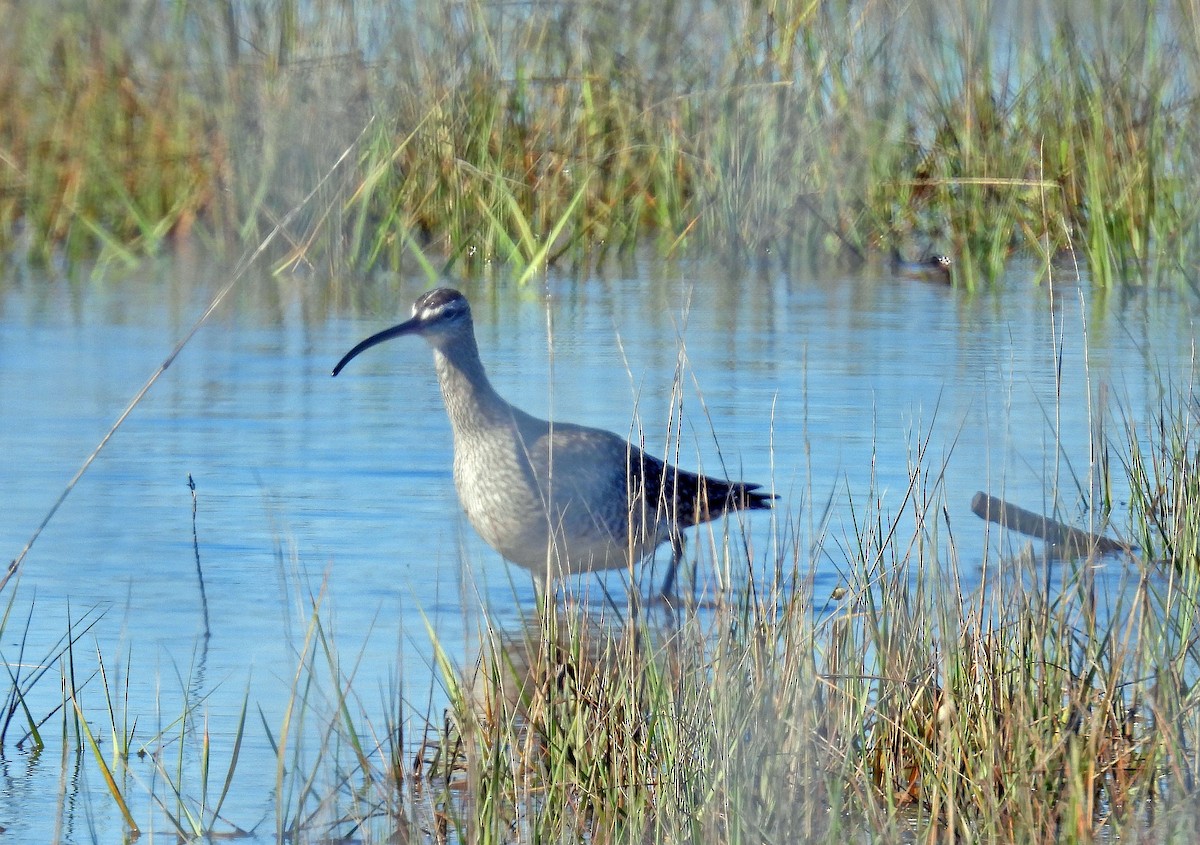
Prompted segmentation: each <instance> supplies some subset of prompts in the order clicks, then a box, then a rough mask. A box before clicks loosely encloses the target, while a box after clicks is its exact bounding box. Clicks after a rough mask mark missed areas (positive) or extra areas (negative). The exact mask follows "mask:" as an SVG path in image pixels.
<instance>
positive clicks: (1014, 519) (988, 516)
mask: <svg viewBox="0 0 1200 845" xmlns="http://www.w3.org/2000/svg"><path fill="white" fill-rule="evenodd" d="M971 510H972V511H974V513H975V515H976V516H978V517H979V518H980V519H985V520H987V521H988V522H994V523H996V524H997V525H1003V526H1004V527H1005V528H1010V529H1012V530H1013V531H1017V532H1019V533H1021V534H1027V535H1029V536H1030V537H1037V538H1039V539H1041V540H1044V541H1046V543H1047V544H1048V545H1050V546H1053V547H1054V548H1055V551H1057V552H1058V553H1059V554H1060V555H1062V556H1063V557H1087V556H1088V555H1090V554H1102V555H1106V554H1111V553H1113V552H1129V551H1130V548H1129V546H1128V545H1127V544H1125V543H1122V542H1119V541H1118V540H1113V539H1112V538H1110V537H1105V536H1104V535H1102V534H1093V533H1091V532H1090V531H1080V530H1079V529H1078V528H1072V527H1071V526H1070V525H1064V524H1063V523H1061V522H1059V521H1058V520H1055V519H1051V518H1050V517H1048V516H1042V515H1041V514H1039V513H1034V512H1033V511H1027V510H1025V509H1024V508H1019V507H1017V506H1016V505H1012V504H1009V503H1008V502H1006V501H1004V500H1003V499H997V498H996V497H995V496H989V495H988V494H987V493H983V492H979V493H976V494H975V495H974V496H973V497H972V498H971Z"/></svg>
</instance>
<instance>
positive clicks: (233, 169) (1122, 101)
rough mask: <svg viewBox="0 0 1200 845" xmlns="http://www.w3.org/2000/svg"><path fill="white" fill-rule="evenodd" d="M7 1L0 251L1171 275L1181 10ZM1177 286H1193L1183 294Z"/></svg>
mask: <svg viewBox="0 0 1200 845" xmlns="http://www.w3.org/2000/svg"><path fill="white" fill-rule="evenodd" d="M1019 5H1020V6H1021V14H1018V15H1014V14H1013V13H1012V9H1011V8H1010V4H1005V3H999V2H994V3H985V4H983V5H982V6H981V5H980V4H977V3H959V4H954V3H952V4H949V5H946V4H938V3H930V2H917V3H896V2H891V0H875V1H874V2H861V3H860V2H838V3H825V4H813V3H809V2H800V1H799V0H795V1H793V0H777V2H772V3H766V4H746V5H734V6H729V5H728V4H725V3H719V2H715V0H684V2H680V3H673V4H669V5H668V6H665V7H664V6H661V5H659V4H654V3H648V2H645V0H618V2H615V3H606V4H582V5H581V4H576V3H550V2H538V3H535V4H532V5H530V6H520V5H518V6H514V5H513V4H504V3H489V2H481V0H463V2H458V3H449V4H443V3H416V4H411V5H410V6H405V7H403V8H401V7H387V8H378V7H374V6H368V5H366V4H356V3H353V2H350V3H346V2H341V0H339V2H326V1H325V0H312V2H308V3H304V4H298V3H296V2H284V3H279V4H275V5H274V6H272V7H271V10H270V11H267V10H265V9H262V8H259V7H258V6H253V7H249V6H243V4H241V3H238V2H235V0H228V2H225V3H217V4H207V5H205V4H168V5H162V4H150V5H149V6H146V7H145V8H143V9H142V10H141V13H139V14H136V15H131V14H127V12H128V9H126V8H125V7H124V6H121V4H117V5H116V6H114V5H113V4H104V3H90V2H80V0H58V2H52V3H42V4H19V3H7V4H5V5H4V14H5V20H6V26H5V28H4V32H3V33H0V115H3V117H2V118H0V251H4V252H9V251H12V250H14V249H15V250H17V251H18V252H20V253H24V254H28V255H30V256H32V257H34V258H39V259H42V260H46V259H51V258H56V257H59V256H65V257H67V258H68V259H70V258H74V257H79V256H82V255H91V254H93V253H96V252H101V253H103V254H105V255H107V256H109V257H116V258H122V257H133V256H135V255H138V254H142V253H146V252H154V251H156V250H158V249H161V248H163V246H164V245H165V244H167V243H169V242H171V241H172V240H173V239H183V238H188V237H192V236H195V235H200V234H202V235H204V236H206V237H209V238H215V239H216V242H232V243H234V244H237V243H245V242H253V241H254V240H255V239H257V238H260V237H261V236H262V234H263V233H264V232H265V231H267V230H269V229H271V228H272V227H273V226H275V225H276V223H277V222H278V220H279V219H280V217H281V216H282V213H283V210H284V209H289V208H292V207H294V206H295V205H296V201H297V199H298V198H299V197H301V196H303V195H304V194H306V193H307V192H308V190H309V189H310V188H311V187H312V186H313V185H314V184H316V183H317V181H318V179H319V177H320V174H321V173H323V172H324V171H325V169H326V168H327V167H328V163H329V162H330V161H332V160H333V159H334V158H336V157H337V155H338V154H339V153H340V152H341V151H342V150H344V149H345V148H346V147H347V146H348V145H350V144H352V143H354V140H355V139H356V138H358V137H359V136H360V133H362V132H363V129H364V127H369V131H368V132H367V133H366V134H365V135H364V136H363V138H362V140H361V141H360V142H359V144H358V156H357V162H356V166H355V167H354V168H353V169H352V170H350V171H348V172H347V173H346V174H345V175H344V178H343V179H342V180H341V181H340V182H338V183H333V184H330V185H328V186H326V188H325V189H324V190H322V191H321V192H320V195H319V196H318V197H317V198H316V199H315V201H314V202H313V203H311V204H310V208H309V209H308V213H306V214H305V215H302V216H301V217H300V218H298V219H297V220H296V221H294V223H293V225H292V226H290V227H289V231H288V233H287V235H288V238H289V240H290V245H289V248H288V249H287V250H286V252H285V253H283V254H282V255H280V264H281V266H295V265H316V266H319V267H322V268H342V267H344V266H345V265H346V264H347V263H350V264H353V265H355V266H358V267H360V268H364V269H367V268H373V267H385V268H389V269H395V268H397V267H399V266H400V265H402V264H404V263H405V262H407V261H415V262H416V263H417V264H419V265H420V266H421V267H422V268H423V269H424V271H425V272H426V273H428V274H429V275H430V276H435V275H438V274H441V273H444V272H445V271H446V270H447V269H449V268H451V267H456V266H457V267H461V268H463V270H464V271H466V272H481V271H486V270H487V268H488V267H489V266H491V264H492V263H494V262H504V263H507V264H512V265H515V266H516V267H517V268H518V269H519V270H521V269H524V268H529V270H530V271H532V270H534V269H537V268H538V267H541V266H544V264H545V263H548V262H553V261H556V260H560V261H562V260H569V261H570V262H572V263H573V264H575V265H578V266H587V265H590V264H594V263H596V262H600V261H603V260H604V258H605V257H606V256H607V255H609V254H611V253H614V252H621V251H623V250H627V249H629V248H631V247H632V246H634V245H636V244H639V243H642V242H644V241H652V242H655V243H657V244H658V245H659V248H660V249H661V250H662V251H663V252H666V253H677V252H679V251H682V250H706V251H714V252H717V253H719V254H721V255H724V256H727V257H729V258H730V259H731V260H735V261H745V260H747V259H750V260H765V259H772V260H775V259H778V260H780V261H783V262H785V263H786V262H791V261H794V260H797V259H798V258H800V257H808V256H813V255H826V256H834V257H840V258H843V259H845V260H850V261H858V260H861V259H863V258H864V257H866V258H869V257H870V255H871V254H872V253H880V254H883V253H886V252H889V251H891V250H892V249H898V250H900V251H902V252H906V253H909V254H914V253H919V252H923V251H926V250H931V249H934V248H936V249H938V250H940V251H945V252H952V253H953V254H954V255H955V256H956V258H957V259H958V266H959V267H960V268H961V271H960V273H959V275H958V278H959V280H960V282H961V283H963V284H966V285H969V286H974V285H976V284H980V283H985V282H986V281H988V280H989V279H992V278H995V277H996V276H997V275H998V274H999V272H1000V270H1001V268H1002V267H1003V266H1004V263H1005V261H1006V259H1007V258H1008V257H1009V255H1010V254H1011V253H1012V252H1013V251H1021V252H1025V253H1032V254H1035V255H1041V256H1044V257H1045V258H1046V260H1047V267H1048V268H1050V267H1052V264H1051V263H1050V259H1052V258H1054V257H1056V256H1057V255H1059V254H1060V253H1062V252H1063V251H1070V252H1073V253H1074V254H1075V255H1077V256H1081V257H1082V258H1083V262H1081V263H1086V265H1087V267H1088V268H1089V269H1090V271H1091V274H1092V278H1093V279H1094V280H1095V281H1096V282H1097V283H1099V284H1102V285H1111V284H1115V283H1117V282H1119V281H1122V280H1125V279H1140V280H1145V281H1149V280H1153V279H1157V278H1159V277H1163V276H1168V277H1171V278H1179V276H1180V274H1179V273H1178V272H1177V271H1178V270H1179V269H1180V267H1181V266H1182V267H1183V268H1187V267H1189V266H1191V265H1192V264H1194V262H1195V259H1196V254H1197V240H1196V232H1197V215H1196V211H1195V204H1194V203H1193V202H1192V201H1191V198H1192V197H1193V196H1195V195H1196V193H1197V184H1196V180H1197V178H1200V177H1197V175H1196V174H1198V173H1200V162H1198V161H1197V159H1196V155H1197V153H1196V147H1195V145H1194V144H1193V143H1191V142H1190V139H1191V138H1192V137H1193V136H1194V134H1195V131H1196V125H1197V119H1198V117H1200V107H1198V105H1197V104H1198V103H1200V97H1198V96H1197V92H1198V89H1200V36H1198V35H1197V33H1200V27H1198V26H1196V20H1195V12H1194V10H1192V9H1191V8H1190V7H1188V6H1187V5H1186V4H1177V3H1166V2H1161V3H1157V2H1156V3H1151V4H1150V5H1149V7H1148V8H1144V7H1138V8H1136V9H1135V8H1133V7H1130V6H1129V5H1128V4H1121V3H1111V4H1110V3H1091V2H1073V3H1065V4H1060V3H1040V2H1032V3H1029V4H1019ZM1182 275H1186V273H1184V274H1182Z"/></svg>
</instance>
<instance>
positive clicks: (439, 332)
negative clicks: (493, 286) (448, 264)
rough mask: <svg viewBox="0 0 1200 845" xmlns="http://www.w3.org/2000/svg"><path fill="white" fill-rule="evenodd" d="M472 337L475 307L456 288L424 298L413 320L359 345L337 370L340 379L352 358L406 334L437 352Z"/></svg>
mask: <svg viewBox="0 0 1200 845" xmlns="http://www.w3.org/2000/svg"><path fill="white" fill-rule="evenodd" d="M464 333H466V334H467V335H468V336H469V335H470V333H471V306H470V304H468V302H467V298H466V297H465V296H463V295H462V294H461V293H459V292H458V291H456V290H454V289H452V288H437V289H435V290H431V291H429V292H427V293H423V294H421V296H420V297H418V298H417V301H416V302H414V303H413V309H412V318H411V319H408V320H405V321H404V322H403V323H400V324H399V325H397V326H392V327H391V328H390V329H384V330H383V331H381V332H379V333H378V334H373V335H371V336H370V337H368V338H367V339H366V340H364V341H362V342H361V343H359V344H358V345H357V346H355V347H354V348H353V349H351V350H350V351H349V352H347V353H346V354H345V355H343V356H342V360H340V361H338V362H337V366H336V367H334V368H333V374H334V375H335V376H336V375H337V374H338V373H340V372H341V371H342V368H344V367H345V366H346V365H347V364H348V363H350V360H351V359H352V358H355V357H356V356H357V355H358V354H359V353H361V352H364V351H366V350H367V349H370V348H371V347H372V346H375V345H377V344H380V343H383V342H384V341H385V340H391V339H392V338H394V337H400V336H401V335H406V334H416V335H420V336H421V337H423V338H425V339H426V340H427V341H429V343H430V344H431V345H433V346H434V347H435V348H441V347H442V346H443V345H445V344H447V343H450V342H453V341H454V340H455V339H456V338H459V337H462V336H463V334H464Z"/></svg>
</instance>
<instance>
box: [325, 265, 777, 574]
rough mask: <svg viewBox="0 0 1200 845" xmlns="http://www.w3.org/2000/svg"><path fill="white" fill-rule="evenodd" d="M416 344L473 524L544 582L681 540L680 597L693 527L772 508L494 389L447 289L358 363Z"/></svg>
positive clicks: (763, 496) (623, 563)
mask: <svg viewBox="0 0 1200 845" xmlns="http://www.w3.org/2000/svg"><path fill="white" fill-rule="evenodd" d="M409 334H416V335H420V336H421V337H423V338H425V340H426V341H428V342H429V344H430V345H431V346H432V347H433V358H434V364H435V365H436V368H437V375H438V382H439V384H440V386H441V389H442V399H443V400H444V401H445V404H446V411H447V413H448V414H449V416H450V424H451V427H452V428H453V430H454V486H455V488H456V489H457V491H458V499H459V502H460V503H461V504H462V507H463V510H465V511H466V514H467V518H468V519H469V520H470V522H471V525H473V526H474V527H475V530H476V531H478V532H479V534H480V536H482V537H483V539H484V540H485V541H486V542H487V543H488V545H490V546H491V547H492V548H493V549H495V550H496V551H498V552H499V553H500V554H501V555H502V556H503V557H504V558H506V559H507V560H509V561H510V562H512V563H515V564H516V565H517V566H521V567H524V568H525V569H528V570H530V571H531V572H533V573H534V575H535V576H538V575H540V576H543V577H545V576H548V575H558V574H562V573H576V572H590V571H593V570H599V569H614V568H618V567H627V566H630V565H632V564H636V563H639V562H641V561H642V560H644V559H646V558H648V557H650V556H651V555H652V554H653V552H654V550H655V549H657V548H658V547H659V546H660V545H661V544H663V543H665V542H667V541H670V543H671V548H672V558H671V566H670V569H669V570H668V572H667V577H666V579H665V580H664V583H663V589H662V595H663V596H664V597H669V596H670V595H671V594H672V590H673V588H674V584H675V573H676V570H677V568H678V566H679V562H680V559H681V558H682V556H683V533H682V532H683V529H685V528H689V527H691V526H693V525H699V524H700V523H703V522H707V521H709V520H712V519H716V518H717V517H719V516H721V515H722V514H724V513H726V512H727V511H731V510H738V509H748V510H761V509H767V508H770V507H771V500H772V499H773V498H775V497H774V496H773V495H771V494H769V493H760V492H756V491H758V490H759V488H760V487H761V485H758V484H745V483H743V482H740V481H723V480H719V479H715V478H707V477H705V476H703V475H698V474H696V473H692V472H687V471H685V470H681V469H678V468H676V467H674V466H672V465H670V464H668V463H666V462H665V461H662V460H660V459H658V458H655V457H652V456H651V455H648V454H646V453H645V452H643V451H642V450H641V449H639V448H638V447H636V446H634V445H633V444H631V443H629V442H628V441H627V440H625V439H624V438H622V437H619V436H617V435H616V434H613V433H612V432H608V431H603V430H601V429H597V428H587V427H585V426H581V425H573V424H571V423H561V422H550V421H548V420H542V419H538V418H537V417H534V416H531V415H529V414H527V413H525V412H524V411H522V410H520V409H519V408H516V407H513V406H512V405H510V404H509V403H508V402H506V401H505V400H504V399H503V398H502V397H501V396H500V394H499V393H497V392H496V390H495V389H494V388H493V387H492V385H491V382H489V381H488V378H487V374H486V373H485V372H484V368H483V362H482V361H480V359H479V347H478V345H477V344H476V342H475V329H474V326H473V324H472V322H471V308H470V305H469V304H468V303H467V298H466V297H465V296H463V295H462V294H461V293H459V292H458V291H456V290H451V289H449V288H439V289H437V290H431V291H429V292H428V293H425V294H423V295H422V296H421V297H420V298H418V299H417V301H416V303H415V304H414V305H413V315H412V319H410V320H408V321H406V322H403V323H400V324H399V325H397V326H393V327H392V328H390V329H385V330H384V331H381V332H379V333H378V334H374V335H372V336H371V337H368V338H367V339H366V340H364V341H362V342H361V343H359V344H358V345H357V346H355V347H354V348H353V349H351V350H350V351H349V352H347V353H346V355H345V356H344V357H343V358H342V360H340V361H338V364H337V366H336V367H334V368H333V374H334V375H335V376H336V375H337V374H338V373H340V372H341V371H342V368H343V367H345V366H346V364H347V363H349V362H350V360H351V359H352V358H354V357H355V356H357V355H358V354H359V353H361V352H363V351H364V350H366V349H369V348H370V347H372V346H375V345H376V344H379V343H382V342H383V341H385V340H390V339H391V338H394V337H400V336H402V335H409Z"/></svg>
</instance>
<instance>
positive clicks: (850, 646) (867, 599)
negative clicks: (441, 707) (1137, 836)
mask: <svg viewBox="0 0 1200 845" xmlns="http://www.w3.org/2000/svg"><path fill="white" fill-rule="evenodd" d="M927 483H928V476H927V470H926V469H925V468H921V467H918V468H916V469H914V474H913V479H912V488H911V489H910V491H909V496H908V498H907V499H906V503H905V504H904V505H903V506H902V507H901V509H900V510H899V512H896V513H894V514H890V515H889V514H887V513H885V512H884V511H883V509H882V508H881V507H878V506H872V507H869V508H867V509H865V510H862V509H860V511H859V521H858V522H857V523H856V525H855V528H854V533H853V534H852V536H850V537H849V538H848V540H849V541H850V542H848V543H847V544H846V546H845V548H846V549H847V550H848V551H847V553H846V556H845V557H846V559H845V560H844V562H843V566H844V569H845V571H846V572H847V581H848V583H847V585H846V590H845V592H844V594H843V595H842V597H841V598H840V599H839V600H837V601H836V602H834V603H832V604H830V605H827V610H826V611H824V612H821V613H818V614H815V615H814V613H813V610H812V608H813V604H814V597H813V596H812V595H811V594H810V592H809V591H808V589H807V587H806V585H807V584H809V583H811V581H810V580H809V578H808V577H807V576H808V575H809V574H810V571H811V570H810V563H809V562H808V561H806V560H802V559H799V558H797V559H795V560H793V562H792V566H791V567H790V569H789V568H785V569H784V570H783V571H784V572H785V573H787V572H790V574H789V575H787V577H785V578H784V579H783V580H781V581H779V582H778V583H772V584H766V585H761V584H760V585H754V584H752V585H751V586H750V588H749V591H750V592H749V594H750V595H751V596H753V597H754V599H753V600H742V601H733V602H722V603H719V604H718V605H717V606H716V607H715V608H710V609H708V610H704V611H697V610H695V609H693V611H691V612H684V613H683V614H682V615H681V616H680V617H677V618H675V619H673V620H671V621H670V622H668V623H662V622H655V621H654V620H653V619H652V618H647V617H629V616H622V615H620V614H614V613H613V612H612V611H609V612H607V613H601V612H599V611H596V610H592V611H587V610H582V611H581V610H576V609H566V608H544V607H543V608H539V610H538V612H537V613H536V614H535V615H534V616H533V617H532V619H531V620H530V621H529V623H528V627H527V628H526V629H524V630H523V631H522V632H519V633H518V635H517V636H513V637H508V638H504V637H499V636H495V637H491V638H489V639H488V640H487V644H486V648H485V651H484V656H483V658H482V660H481V663H480V666H479V668H478V671H477V672H476V673H475V674H474V676H473V683H472V684H471V685H470V686H456V687H455V688H454V726H455V728H454V729H453V730H450V731H448V732H444V733H443V735H442V736H441V737H440V740H438V741H437V742H436V743H435V748H436V750H437V753H436V754H429V755H426V756H424V757H423V758H422V759H421V760H420V761H419V767H418V771H417V775H416V776H417V779H418V782H422V783H424V784H425V786H424V788H425V789H427V790H430V791H433V792H436V794H438V795H439V796H440V801H439V807H440V808H441V810H440V812H441V813H442V816H443V823H444V825H445V827H446V829H447V830H450V831H453V832H454V833H455V835H456V836H457V838H460V839H464V840H467V841H473V840H475V839H477V838H480V839H489V840H497V841H506V842H509V841H511V842H522V841H533V840H541V839H545V838H553V839H555V840H559V841H561V840H564V839H565V840H568V841H596V840H599V841H625V840H629V839H638V840H641V839H647V840H651V841H678V840H680V839H688V840H692V841H713V842H736V841H743V840H745V839H746V838H754V839H756V840H759V841H784V840H787V841H794V840H795V839H797V838H802V839H804V840H805V841H827V842H833V841H845V839H846V838H847V837H850V838H864V839H867V840H884V841H894V839H895V837H899V836H912V837H915V838H918V839H934V838H940V837H943V836H948V837H964V838H970V839H971V840H972V841H1004V842H1008V841H1043V840H1048V839H1053V840H1055V841H1070V842H1092V841H1096V840H1098V839H1104V838H1106V837H1111V836H1123V835H1125V832H1126V831H1134V830H1138V831H1142V830H1144V829H1145V828H1146V827H1147V826H1150V827H1154V826H1155V825H1165V826H1164V827H1162V828H1161V830H1162V831H1164V835H1166V833H1165V832H1166V831H1170V832H1171V834H1172V835H1175V834H1176V833H1178V831H1179V830H1180V828H1179V827H1178V825H1180V824H1182V825H1183V826H1184V828H1186V829H1188V830H1190V829H1191V827H1192V826H1194V821H1193V822H1189V821H1187V819H1188V818H1190V816H1189V815H1188V813H1189V812H1190V811H1188V810H1186V809H1185V808H1186V807H1188V806H1189V803H1188V802H1189V801H1191V800H1192V790H1193V788H1194V784H1193V773H1192V761H1191V755H1192V749H1194V748H1195V742H1196V740H1197V738H1198V733H1197V732H1198V731H1200V720H1198V719H1197V716H1196V713H1195V711H1194V708H1192V707H1191V706H1190V705H1189V704H1188V701H1189V700H1190V692H1189V690H1190V689H1191V686H1190V684H1191V682H1190V681H1188V680H1187V678H1188V677H1189V671H1190V670H1189V667H1190V665H1191V663H1192V662H1193V661H1194V659H1195V657H1194V653H1193V651H1192V646H1191V644H1190V643H1191V637H1190V635H1189V634H1188V631H1191V630H1194V625H1195V622H1196V619H1195V610H1194V605H1193V604H1192V603H1191V602H1181V600H1180V599H1181V598H1182V597H1181V596H1179V595H1177V594H1175V592H1174V590H1175V589H1176V587H1175V586H1174V585H1173V584H1171V583H1163V582H1162V580H1161V579H1160V578H1158V577H1157V576H1156V574H1155V573H1154V571H1153V570H1152V569H1149V568H1146V569H1141V570H1137V569H1136V568H1135V571H1136V574H1135V575H1132V576H1131V577H1130V579H1129V580H1128V584H1127V586H1126V587H1125V588H1123V589H1121V590H1118V591H1117V592H1116V593H1115V594H1114V595H1110V596H1104V597H1103V598H1104V601H1103V602H1099V601H1098V599H1097V592H1096V587H1095V584H1094V582H1093V581H1091V580H1090V578H1091V576H1090V575H1089V573H1090V569H1089V568H1088V567H1080V568H1078V569H1076V570H1067V569H1064V574H1063V583H1062V585H1061V588H1060V589H1059V590H1058V591H1057V592H1056V593H1055V594H1053V595H1047V594H1045V593H1044V592H1043V591H1042V590H1041V589H1040V588H1039V587H1037V586H1031V585H1039V584H1043V583H1044V581H1043V579H1042V578H1041V577H1040V575H1041V571H1042V568H1043V566H1044V565H1045V564H1043V563H1042V562H1040V561H1037V560H1035V559H1033V558H1017V559H1015V560H1011V561H1004V562H1002V563H1001V564H999V565H995V564H993V565H991V566H990V568H989V572H988V574H987V576H986V577H985V581H984V584H983V585H982V586H981V587H980V588H979V589H978V590H975V591H967V590H965V589H964V588H963V587H962V586H961V584H960V583H959V580H958V578H957V575H956V573H957V571H958V568H957V562H956V561H954V559H953V554H952V549H953V544H952V542H951V541H950V539H949V536H948V530H947V529H946V526H945V525H943V524H941V518H940V513H941V512H942V510H943V507H944V503H943V502H942V501H941V499H940V493H939V492H938V491H937V490H934V489H926V488H925V485H926V484H927ZM947 553H949V559H946V557H945V556H946V555H947ZM1035 576H1036V577H1035ZM817 605H818V606H819V605H820V602H819V601H818V602H817ZM451 680H452V681H454V676H453V675H452V676H451ZM1147 807H1153V808H1154V812H1153V813H1152V814H1149V815H1148V814H1147V812H1146V808H1147ZM1177 810H1178V811H1179V812H1176V811H1177Z"/></svg>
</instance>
